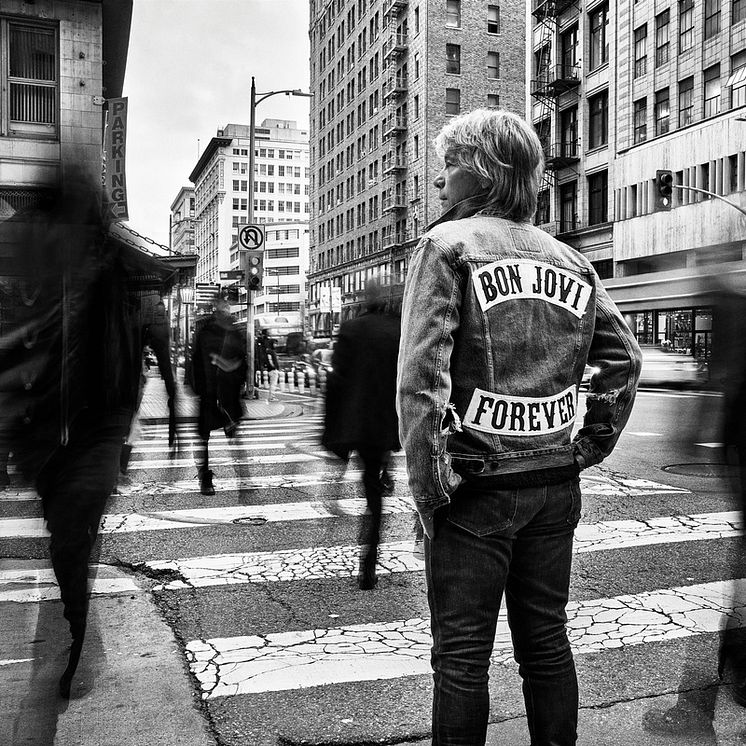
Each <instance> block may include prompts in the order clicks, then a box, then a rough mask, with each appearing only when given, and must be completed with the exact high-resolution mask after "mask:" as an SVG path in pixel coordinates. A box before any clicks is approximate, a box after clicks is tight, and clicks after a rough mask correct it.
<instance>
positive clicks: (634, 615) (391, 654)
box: [186, 579, 746, 699]
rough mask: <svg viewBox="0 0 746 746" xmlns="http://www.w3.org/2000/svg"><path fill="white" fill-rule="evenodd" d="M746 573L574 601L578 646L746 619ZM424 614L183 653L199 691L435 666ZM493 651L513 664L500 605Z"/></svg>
mask: <svg viewBox="0 0 746 746" xmlns="http://www.w3.org/2000/svg"><path fill="white" fill-rule="evenodd" d="M745 595H746V579H741V580H736V581H719V582H714V583H703V584H700V585H692V586H683V587H678V588H665V589H661V590H654V591H648V592H644V593H639V594H630V595H624V596H618V597H615V598H601V599H597V600H591V601H583V602H573V603H570V604H569V605H568V608H567V614H568V623H567V629H568V636H569V638H570V642H571V644H572V646H573V651H574V653H575V654H585V653H592V652H598V651H602V650H609V649H613V648H621V647H628V646H630V645H641V644H645V643H655V642H664V641H667V640H675V639H681V638H684V637H690V636H693V635H699V634H704V633H712V632H717V631H719V629H720V624H721V622H722V620H723V617H724V616H725V615H726V614H729V615H730V619H731V622H734V623H735V624H737V625H738V626H744V624H746V607H745V606H744V596H745ZM430 645H431V637H430V630H429V622H428V621H427V620H425V619H404V620H398V621H393V622H386V623H380V622H379V623H376V622H370V623H366V624H357V625H348V626H343V627H338V628H333V629H312V630H300V631H294V632H282V633H272V634H268V635H262V636H259V635H253V636H246V637H228V638H215V639H212V640H193V641H191V642H189V643H188V644H187V646H186V655H187V662H188V664H189V667H190V669H191V671H192V673H193V674H194V675H195V677H196V678H197V680H198V681H199V683H200V687H201V689H202V697H203V699H214V698H217V697H228V696H235V695H239V694H255V693H260V692H272V691H284V690H290V689H303V688H307V687H311V686H323V685H328V684H339V683H344V682H353V681H372V680H382V679H393V678H398V677H401V676H414V675H426V674H429V673H430V671H431V669H430ZM492 661H493V663H496V664H501V665H515V663H514V661H513V650H512V644H511V639H510V631H509V629H508V625H507V620H506V617H505V613H504V611H503V612H502V613H501V615H500V619H499V621H498V628H497V634H496V636H495V645H494V649H493V654H492Z"/></svg>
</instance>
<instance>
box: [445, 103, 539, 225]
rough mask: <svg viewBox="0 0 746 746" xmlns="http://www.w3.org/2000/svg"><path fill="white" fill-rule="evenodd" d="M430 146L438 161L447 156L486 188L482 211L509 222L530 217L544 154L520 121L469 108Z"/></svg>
mask: <svg viewBox="0 0 746 746" xmlns="http://www.w3.org/2000/svg"><path fill="white" fill-rule="evenodd" d="M433 142H434V145H435V149H436V151H437V153H438V155H439V156H440V157H441V158H443V157H445V155H446V153H447V154H448V156H449V158H451V159H452V160H453V161H454V163H456V165H458V166H461V167H462V168H464V169H466V170H467V171H470V172H471V173H473V174H474V175H475V176H476V177H477V179H478V180H479V181H480V183H483V184H484V183H486V184H488V185H489V192H488V194H487V203H486V205H485V206H486V207H488V208H490V209H492V210H495V211H496V212H498V213H499V214H500V215H501V216H502V217H505V218H509V219H510V220H515V221H519V222H523V221H528V220H530V219H531V217H532V216H533V214H534V213H535V212H536V201H537V193H538V191H539V182H540V180H541V176H542V174H543V172H544V152H543V150H542V147H541V142H540V141H539V137H538V135H537V134H536V132H535V131H534V128H533V127H532V126H531V125H530V124H529V123H528V122H526V120H525V119H522V118H521V117H519V116H516V115H515V114H512V113H510V112H509V111H504V110H502V109H475V110H474V111H470V112H468V113H466V114H461V115H460V116H457V117H455V118H454V119H452V120H451V121H450V122H448V124H446V125H445V126H444V127H443V129H442V130H441V131H440V133H439V134H438V136H437V137H436V138H435V140H434V141H433ZM485 189H487V187H485Z"/></svg>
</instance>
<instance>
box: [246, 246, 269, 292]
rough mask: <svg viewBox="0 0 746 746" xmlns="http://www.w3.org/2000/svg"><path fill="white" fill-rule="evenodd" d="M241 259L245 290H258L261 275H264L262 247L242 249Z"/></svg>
mask: <svg viewBox="0 0 746 746" xmlns="http://www.w3.org/2000/svg"><path fill="white" fill-rule="evenodd" d="M243 259H244V273H245V274H244V276H245V278H246V288H247V290H258V289H259V288H260V287H261V286H262V276H263V275H264V251H263V250H262V249H250V250H249V251H244V252H243Z"/></svg>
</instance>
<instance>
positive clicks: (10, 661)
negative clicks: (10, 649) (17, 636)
mask: <svg viewBox="0 0 746 746" xmlns="http://www.w3.org/2000/svg"><path fill="white" fill-rule="evenodd" d="M34 660H36V658H5V659H4V660H0V666H12V665H14V664H16V663H31V661H34Z"/></svg>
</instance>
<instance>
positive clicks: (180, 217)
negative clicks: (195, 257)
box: [168, 187, 195, 254]
mask: <svg viewBox="0 0 746 746" xmlns="http://www.w3.org/2000/svg"><path fill="white" fill-rule="evenodd" d="M194 210H195V199H194V189H192V187H181V189H179V193H178V194H177V195H176V198H175V199H174V201H173V202H172V203H171V215H170V216H169V226H168V236H169V239H168V241H169V243H168V245H169V247H170V249H171V250H172V251H173V252H174V253H175V254H192V253H194V251H195V248H194V228H195V217H194Z"/></svg>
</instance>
